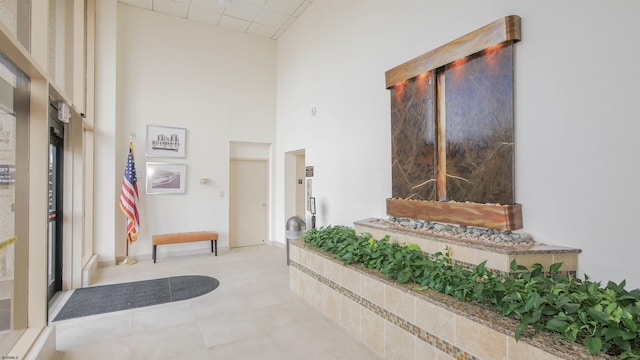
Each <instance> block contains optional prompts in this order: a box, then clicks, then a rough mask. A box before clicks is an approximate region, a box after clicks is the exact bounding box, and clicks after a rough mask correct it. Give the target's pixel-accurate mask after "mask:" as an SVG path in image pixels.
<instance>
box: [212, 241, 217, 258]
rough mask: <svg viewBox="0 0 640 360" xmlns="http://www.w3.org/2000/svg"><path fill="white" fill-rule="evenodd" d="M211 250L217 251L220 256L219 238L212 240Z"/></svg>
mask: <svg viewBox="0 0 640 360" xmlns="http://www.w3.org/2000/svg"><path fill="white" fill-rule="evenodd" d="M214 249H215V251H214ZM211 252H215V254H216V256H218V240H211Z"/></svg>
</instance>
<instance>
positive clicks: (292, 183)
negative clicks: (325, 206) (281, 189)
mask: <svg viewBox="0 0 640 360" xmlns="http://www.w3.org/2000/svg"><path fill="white" fill-rule="evenodd" d="M305 162H306V160H305V151H304V149H302V150H295V151H289V152H286V153H285V155H284V163H285V181H284V183H285V193H284V202H285V219H288V218H290V217H292V216H299V217H301V218H302V219H305V223H307V224H308V223H309V222H308V221H307V220H308V219H306V215H307V196H310V194H307V186H310V185H311V184H308V183H307V182H308V181H309V179H307V178H306V175H305ZM307 228H310V227H309V226H307Z"/></svg>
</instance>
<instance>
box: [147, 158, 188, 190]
mask: <svg viewBox="0 0 640 360" xmlns="http://www.w3.org/2000/svg"><path fill="white" fill-rule="evenodd" d="M146 170H147V172H146V193H147V194H184V193H185V190H186V189H185V185H186V182H187V165H186V164H167V163H156V162H148V163H147V169H146Z"/></svg>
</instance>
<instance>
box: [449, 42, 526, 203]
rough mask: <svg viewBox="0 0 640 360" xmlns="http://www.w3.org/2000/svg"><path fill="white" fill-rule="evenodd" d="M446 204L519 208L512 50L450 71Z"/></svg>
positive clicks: (456, 65) (486, 53) (473, 59)
mask: <svg viewBox="0 0 640 360" xmlns="http://www.w3.org/2000/svg"><path fill="white" fill-rule="evenodd" d="M445 83H446V92H445V107H446V114H447V115H446V157H447V160H446V169H447V200H456V201H471V202H477V203H499V204H513V203H514V186H513V183H514V181H513V175H514V144H513V143H514V112H513V46H512V45H511V44H510V45H502V46H499V47H492V48H489V49H487V50H486V51H483V52H481V53H478V54H476V55H473V56H470V57H468V58H465V59H463V60H460V61H455V62H453V63H451V64H449V65H447V66H446V68H445Z"/></svg>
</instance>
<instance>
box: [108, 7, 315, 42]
mask: <svg viewBox="0 0 640 360" xmlns="http://www.w3.org/2000/svg"><path fill="white" fill-rule="evenodd" d="M118 1H119V2H120V3H122V4H128V5H132V6H136V7H140V8H144V9H149V10H152V11H157V12H161V13H164V14H168V15H172V16H178V17H181V18H185V19H188V20H193V21H199V22H202V23H206V24H209V25H213V26H218V27H221V28H225V29H230V30H234V31H239V32H243V33H247V34H252V35H257V36H261V37H265V38H269V39H273V40H277V39H278V38H279V37H280V36H282V34H284V32H285V31H286V30H287V29H288V28H289V27H290V26H291V24H293V22H294V21H296V19H297V18H298V17H299V16H300V15H301V14H302V13H303V12H304V11H305V10H306V9H307V8H308V7H309V5H311V3H312V2H313V0H118Z"/></svg>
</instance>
